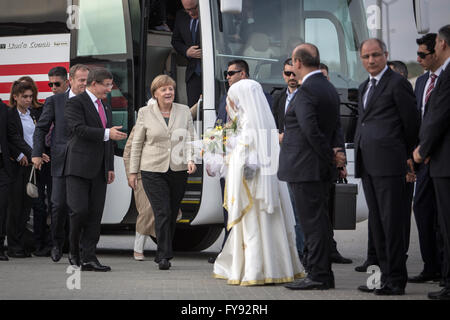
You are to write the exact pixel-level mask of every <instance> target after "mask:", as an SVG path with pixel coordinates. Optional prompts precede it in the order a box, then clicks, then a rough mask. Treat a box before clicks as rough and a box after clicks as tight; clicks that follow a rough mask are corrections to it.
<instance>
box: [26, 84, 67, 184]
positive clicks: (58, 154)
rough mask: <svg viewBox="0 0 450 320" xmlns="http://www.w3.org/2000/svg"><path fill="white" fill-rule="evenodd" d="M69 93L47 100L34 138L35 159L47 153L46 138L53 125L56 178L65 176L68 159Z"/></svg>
mask: <svg viewBox="0 0 450 320" xmlns="http://www.w3.org/2000/svg"><path fill="white" fill-rule="evenodd" d="M68 99H69V92H65V93H60V94H56V95H53V96H50V97H48V98H47V99H46V100H45V104H44V107H43V112H42V115H41V116H40V118H39V121H38V122H37V124H36V129H35V131H34V136H33V152H32V156H33V157H41V156H42V153H44V152H45V151H44V150H45V136H46V135H47V134H48V132H49V130H50V127H51V125H52V123H54V128H53V131H52V143H51V150H52V154H51V161H50V163H51V172H52V176H54V177H62V176H64V162H65V158H66V145H67V140H68V138H69V132H68V130H67V122H66V119H65V118H64V109H65V106H66V101H67V100H68Z"/></svg>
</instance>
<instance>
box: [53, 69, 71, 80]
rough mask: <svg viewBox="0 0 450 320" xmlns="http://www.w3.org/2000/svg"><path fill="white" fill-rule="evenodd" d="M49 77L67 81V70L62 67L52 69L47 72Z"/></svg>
mask: <svg viewBox="0 0 450 320" xmlns="http://www.w3.org/2000/svg"><path fill="white" fill-rule="evenodd" d="M48 76H49V77H60V78H61V79H63V80H67V70H66V68H64V67H54V68H51V69H50V71H49V72H48Z"/></svg>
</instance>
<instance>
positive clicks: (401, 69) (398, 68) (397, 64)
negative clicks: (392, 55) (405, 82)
mask: <svg viewBox="0 0 450 320" xmlns="http://www.w3.org/2000/svg"><path fill="white" fill-rule="evenodd" d="M387 65H388V66H389V67H390V66H392V67H393V68H394V71H395V72H397V73H399V74H401V75H402V76H404V77H405V78H406V79H408V67H407V66H406V64H404V63H403V62H401V61H398V60H394V61H388V63H387Z"/></svg>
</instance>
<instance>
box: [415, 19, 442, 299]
mask: <svg viewBox="0 0 450 320" xmlns="http://www.w3.org/2000/svg"><path fill="white" fill-rule="evenodd" d="M434 49H435V51H436V57H437V59H438V61H439V64H440V65H442V72H441V74H440V75H439V78H438V80H437V83H436V85H435V88H434V89H433V92H432V93H431V96H430V98H429V102H428V104H427V105H426V108H428V109H429V110H428V111H426V112H427V113H426V115H425V117H424V120H423V124H422V127H421V128H420V135H419V137H420V142H419V146H418V147H417V148H416V149H415V150H414V161H416V162H417V163H421V162H425V163H430V176H431V178H432V179H433V185H434V191H435V196H436V203H437V211H438V221H439V227H440V230H441V234H442V238H443V240H444V241H443V242H444V260H443V265H444V268H443V270H442V278H443V285H444V288H443V289H442V290H441V291H437V292H430V293H428V297H429V298H430V299H438V300H450V233H449V229H450V198H449V190H450V167H449V165H448V159H450V127H449V125H448V124H449V123H450V66H449V64H450V25H446V26H444V27H442V28H441V29H439V32H438V35H437V36H436V45H435V47H434Z"/></svg>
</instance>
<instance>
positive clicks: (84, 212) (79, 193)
mask: <svg viewBox="0 0 450 320" xmlns="http://www.w3.org/2000/svg"><path fill="white" fill-rule="evenodd" d="M66 187H67V190H66V191H67V204H68V205H69V208H70V211H71V212H70V235H69V239H70V253H71V254H72V255H79V254H80V245H81V255H80V257H81V259H82V261H83V262H90V261H96V259H97V258H96V255H95V249H96V247H97V243H98V241H99V240H100V227H101V221H102V216H103V209H104V206H105V197H106V180H105V174H104V171H103V170H99V172H98V174H97V176H96V177H95V178H93V179H84V178H81V177H76V176H66Z"/></svg>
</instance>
